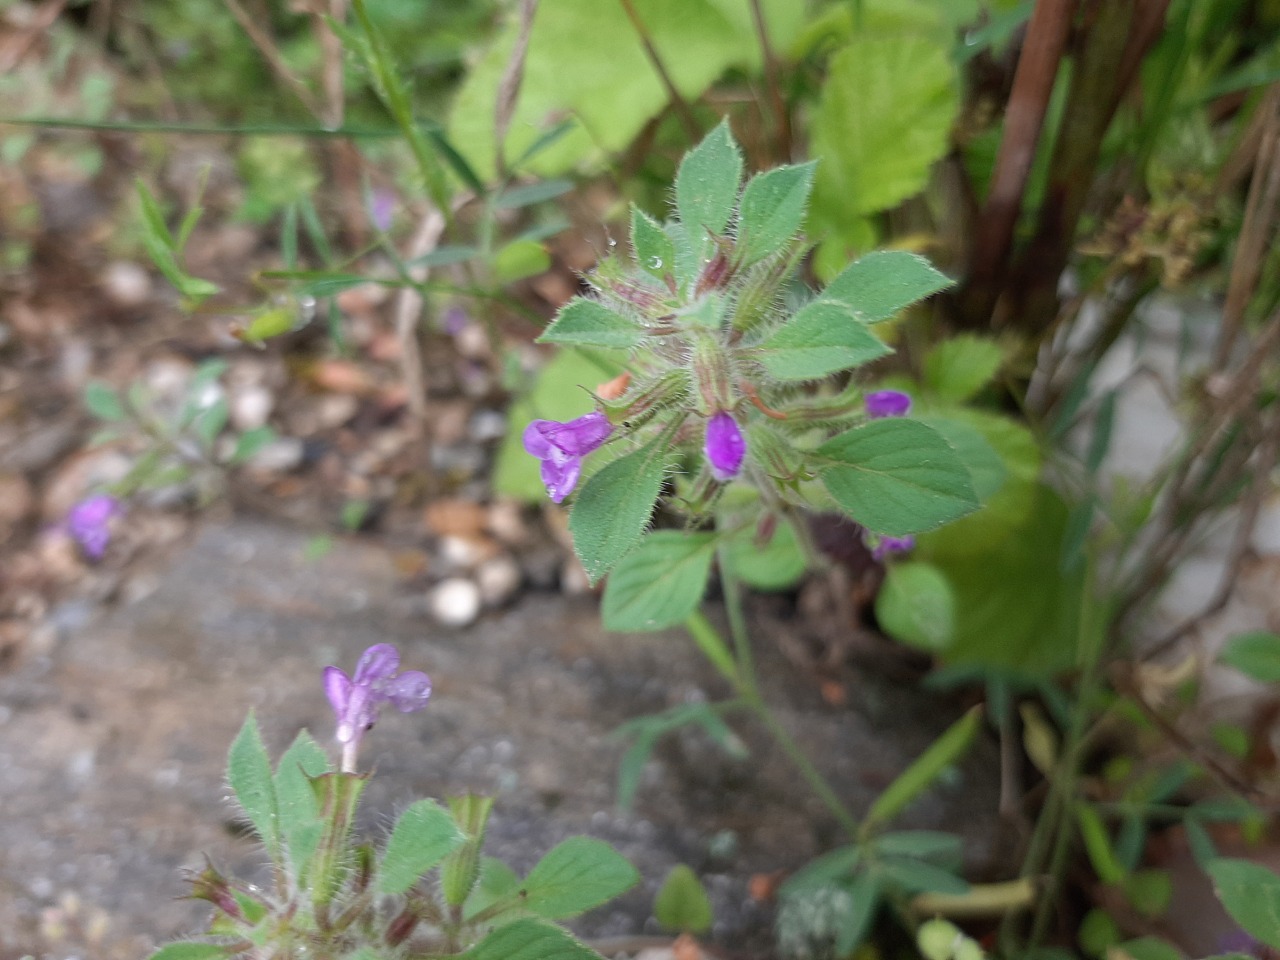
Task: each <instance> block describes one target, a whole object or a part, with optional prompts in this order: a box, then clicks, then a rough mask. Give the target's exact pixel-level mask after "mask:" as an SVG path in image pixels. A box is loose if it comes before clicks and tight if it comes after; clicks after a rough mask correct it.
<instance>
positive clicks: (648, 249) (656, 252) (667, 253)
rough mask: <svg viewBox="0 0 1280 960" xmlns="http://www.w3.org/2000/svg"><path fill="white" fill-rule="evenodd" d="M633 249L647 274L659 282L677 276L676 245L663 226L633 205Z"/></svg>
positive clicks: (637, 261) (641, 267)
mask: <svg viewBox="0 0 1280 960" xmlns="http://www.w3.org/2000/svg"><path fill="white" fill-rule="evenodd" d="M631 248H632V249H633V250H634V251H635V254H636V263H638V264H639V265H640V269H641V270H643V271H645V273H648V274H650V275H651V276H654V277H657V278H658V279H659V280H661V279H663V278H664V277H665V276H667V275H668V274H671V275H674V274H675V260H676V248H675V244H673V243H672V242H671V238H670V237H669V236H667V232H666V231H665V230H663V229H662V225H661V224H659V223H658V222H657V221H656V220H654V219H653V218H652V217H651V216H649V215H648V214H647V213H645V212H644V211H643V210H641V209H640V208H639V207H637V206H636V205H635V204H632V205H631Z"/></svg>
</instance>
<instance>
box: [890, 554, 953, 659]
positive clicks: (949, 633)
mask: <svg viewBox="0 0 1280 960" xmlns="http://www.w3.org/2000/svg"><path fill="white" fill-rule="evenodd" d="M876 620H877V621H878V622H879V624H880V626H881V627H883V628H884V630H885V632H886V633H888V634H889V636H891V637H893V638H894V639H895V640H899V641H901V642H902V643H905V644H907V645H908V646H911V647H915V648H917V649H919V650H924V651H926V652H928V653H937V652H939V651H941V650H945V649H946V648H947V647H948V646H950V644H951V641H952V639H953V638H954V637H955V596H954V595H953V594H952V592H951V584H949V583H948V582H947V578H946V577H945V576H944V575H943V574H942V572H941V571H940V570H939V569H938V568H937V567H935V566H932V565H931V564H928V563H922V562H920V561H918V560H917V561H912V562H909V563H894V564H891V565H890V566H889V569H888V571H887V572H886V573H885V578H884V585H883V586H882V587H881V588H880V593H879V594H877V596H876Z"/></svg>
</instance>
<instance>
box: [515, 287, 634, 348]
mask: <svg viewBox="0 0 1280 960" xmlns="http://www.w3.org/2000/svg"><path fill="white" fill-rule="evenodd" d="M643 337H644V328H643V327H641V326H640V325H639V324H637V323H636V322H635V321H633V320H629V319H627V318H626V317H624V316H622V315H621V314H618V313H614V312H613V311H612V310H610V309H609V308H608V307H606V306H604V305H603V304H601V303H597V302H596V301H595V300H588V299H586V298H585V297H575V298H574V299H572V300H570V301H569V302H568V303H567V304H565V306H564V307H563V308H562V309H561V310H560V313H559V314H557V315H556V318H555V320H553V321H552V322H551V326H549V327H547V329H546V330H544V331H543V332H542V336H540V337H538V342H539V343H567V344H572V345H578V346H588V347H618V348H620V349H624V350H625V349H627V348H629V347H634V346H635V345H636V344H637V343H639V342H640V340H641V339H642V338H643Z"/></svg>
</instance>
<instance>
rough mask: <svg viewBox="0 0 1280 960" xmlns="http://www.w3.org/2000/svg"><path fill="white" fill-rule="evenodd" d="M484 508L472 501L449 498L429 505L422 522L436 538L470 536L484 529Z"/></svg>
mask: <svg viewBox="0 0 1280 960" xmlns="http://www.w3.org/2000/svg"><path fill="white" fill-rule="evenodd" d="M486 519H487V517H486V512H485V509H484V507H482V506H481V505H480V504H478V503H474V502H472V501H470V500H459V499H457V498H455V497H448V498H445V499H442V500H436V501H433V502H432V503H430V504H428V505H427V509H426V510H425V511H423V515H422V521H423V523H424V524H425V525H426V527H427V530H428V531H430V532H431V533H434V534H435V535H436V536H439V537H444V536H470V535H473V534H478V533H479V532H480V531H481V530H483V529H484V526H485V520H486Z"/></svg>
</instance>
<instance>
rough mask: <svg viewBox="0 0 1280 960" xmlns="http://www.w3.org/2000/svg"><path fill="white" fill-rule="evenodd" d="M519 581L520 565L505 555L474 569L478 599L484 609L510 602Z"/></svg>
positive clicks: (517, 588)
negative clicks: (482, 602)
mask: <svg viewBox="0 0 1280 960" xmlns="http://www.w3.org/2000/svg"><path fill="white" fill-rule="evenodd" d="M520 580H521V573H520V565H519V564H518V563H516V562H515V560H513V559H512V558H511V557H509V556H506V555H505V554H504V555H502V556H498V557H494V558H493V559H492V560H486V561H485V562H484V563H482V564H480V566H479V567H478V568H477V569H476V582H477V583H478V584H479V585H480V598H481V599H482V600H483V601H484V605H485V606H486V607H498V606H501V605H502V604H504V603H506V602H507V601H508V600H510V599H511V598H512V597H513V596H515V594H516V591H517V590H519V589H520Z"/></svg>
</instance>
